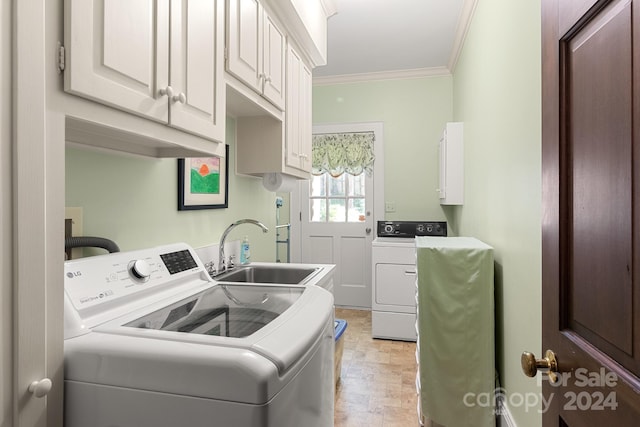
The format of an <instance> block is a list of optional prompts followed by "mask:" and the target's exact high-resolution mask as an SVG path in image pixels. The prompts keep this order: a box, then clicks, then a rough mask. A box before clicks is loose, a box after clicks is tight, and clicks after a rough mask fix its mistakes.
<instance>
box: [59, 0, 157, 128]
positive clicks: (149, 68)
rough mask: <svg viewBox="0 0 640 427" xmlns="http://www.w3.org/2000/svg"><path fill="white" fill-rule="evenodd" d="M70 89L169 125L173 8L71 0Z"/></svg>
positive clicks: (121, 0) (152, 2) (151, 1)
mask: <svg viewBox="0 0 640 427" xmlns="http://www.w3.org/2000/svg"><path fill="white" fill-rule="evenodd" d="M65 12H66V16H65V46H66V49H67V59H68V62H67V70H66V71H65V76H64V80H65V82H64V83H65V90H66V91H67V92H70V93H73V94H76V95H80V96H83V97H86V98H89V99H93V100H96V101H98V102H101V103H103V104H108V105H111V106H113V107H116V108H119V109H124V110H127V111H130V112H133V113H135V114H139V115H142V116H145V117H149V118H152V119H154V120H158V121H162V122H165V123H166V122H167V120H168V108H167V98H166V97H163V96H161V95H159V94H158V90H159V89H160V88H164V87H166V85H167V84H168V79H167V77H168V67H167V64H168V58H169V44H168V41H169V39H168V35H169V28H168V25H169V4H168V2H166V1H158V0H135V1H131V0H66V2H65Z"/></svg>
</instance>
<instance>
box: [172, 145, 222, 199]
mask: <svg viewBox="0 0 640 427" xmlns="http://www.w3.org/2000/svg"><path fill="white" fill-rule="evenodd" d="M228 205H229V146H228V145H225V157H224V159H223V158H221V157H217V156H212V157H191V158H184V159H178V210H179V211H189V210H199V209H224V208H227V207H228Z"/></svg>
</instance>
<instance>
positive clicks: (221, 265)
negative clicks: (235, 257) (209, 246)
mask: <svg viewBox="0 0 640 427" xmlns="http://www.w3.org/2000/svg"><path fill="white" fill-rule="evenodd" d="M240 224H253V225H256V226H258V227H260V228H262V232H263V233H266V232H267V231H269V229H268V228H267V227H266V226H265V225H264V224H263V223H261V222H259V221H256V220H255V219H240V220H238V221H236V222H234V223H233V224H231V225H230V226H228V227H227V229H226V230H224V233H222V237H221V238H220V250H219V253H218V272H217V274H221V273H224V272H225V271H226V270H227V261H226V257H225V255H224V242H225V240H227V235H228V234H229V233H230V232H231V230H233V229H234V228H236V227H237V226H238V225H240Z"/></svg>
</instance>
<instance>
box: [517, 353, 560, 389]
mask: <svg viewBox="0 0 640 427" xmlns="http://www.w3.org/2000/svg"><path fill="white" fill-rule="evenodd" d="M520 363H521V364H522V372H524V374H525V375H526V376H528V377H535V376H536V373H538V369H545V370H546V372H547V376H548V377H549V381H551V382H552V383H556V382H558V375H557V372H558V359H557V358H556V354H555V353H554V352H553V351H552V350H547V352H546V353H545V357H544V359H536V356H534V355H533V354H532V353H529V352H528V351H525V352H524V353H522V357H521V358H520Z"/></svg>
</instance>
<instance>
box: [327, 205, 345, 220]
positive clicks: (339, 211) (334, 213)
mask: <svg viewBox="0 0 640 427" xmlns="http://www.w3.org/2000/svg"><path fill="white" fill-rule="evenodd" d="M345 218H346V214H345V205H344V199H329V222H345Z"/></svg>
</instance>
